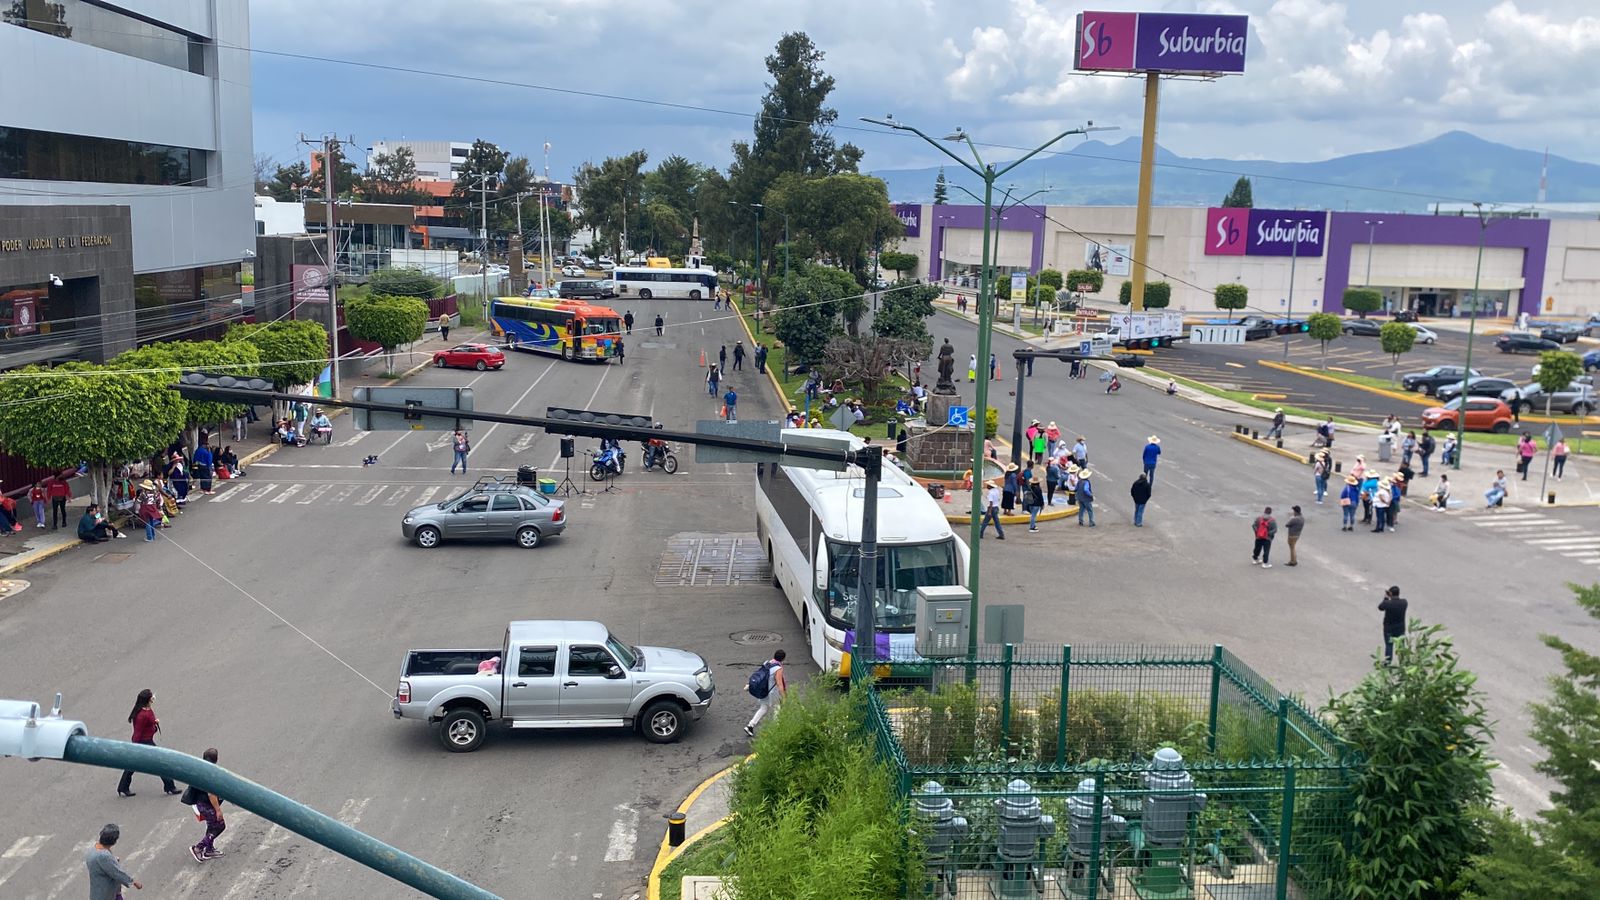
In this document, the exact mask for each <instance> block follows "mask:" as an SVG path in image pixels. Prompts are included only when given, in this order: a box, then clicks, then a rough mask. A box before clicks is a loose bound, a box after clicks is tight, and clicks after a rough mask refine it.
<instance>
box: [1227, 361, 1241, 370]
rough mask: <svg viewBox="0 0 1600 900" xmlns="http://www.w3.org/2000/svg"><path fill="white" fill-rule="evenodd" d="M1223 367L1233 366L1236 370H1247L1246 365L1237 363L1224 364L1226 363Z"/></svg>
mask: <svg viewBox="0 0 1600 900" xmlns="http://www.w3.org/2000/svg"><path fill="white" fill-rule="evenodd" d="M1223 365H1225V366H1232V367H1233V368H1235V369H1243V368H1246V366H1245V365H1244V363H1236V362H1224V363H1223Z"/></svg>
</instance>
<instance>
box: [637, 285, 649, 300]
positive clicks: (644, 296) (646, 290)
mask: <svg viewBox="0 0 1600 900" xmlns="http://www.w3.org/2000/svg"><path fill="white" fill-rule="evenodd" d="M639 299H640V300H649V299H650V289H649V288H644V289H643V290H641V291H639Z"/></svg>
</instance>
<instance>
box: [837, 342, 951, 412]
mask: <svg viewBox="0 0 1600 900" xmlns="http://www.w3.org/2000/svg"><path fill="white" fill-rule="evenodd" d="M932 341H933V338H932V337H929V338H928V339H927V341H926V342H924V341H919V340H902V339H900V338H893V337H883V336H881V335H879V336H873V337H851V336H847V335H836V336H834V337H833V338H830V339H829V341H828V343H827V346H825V347H824V348H823V351H822V358H823V362H824V364H825V365H826V366H827V371H828V372H829V373H830V374H831V373H837V374H838V375H839V377H841V378H843V379H844V380H845V382H846V383H848V384H852V385H859V386H860V388H861V400H862V401H863V402H864V403H866V405H867V406H868V407H871V406H873V405H874V404H876V403H877V402H878V400H879V397H880V396H881V393H882V392H881V387H882V385H883V383H884V382H885V381H886V380H888V379H889V377H890V375H891V373H893V372H894V371H896V370H897V369H899V368H900V367H902V366H907V365H909V364H911V363H913V362H916V361H917V360H922V359H927V358H928V347H929V345H930V344H931V343H932ZM919 354H920V355H919Z"/></svg>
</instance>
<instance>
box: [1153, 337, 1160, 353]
mask: <svg viewBox="0 0 1600 900" xmlns="http://www.w3.org/2000/svg"><path fill="white" fill-rule="evenodd" d="M1160 347H1161V338H1158V337H1154V338H1151V339H1150V349H1151V350H1156V349H1159V348H1160Z"/></svg>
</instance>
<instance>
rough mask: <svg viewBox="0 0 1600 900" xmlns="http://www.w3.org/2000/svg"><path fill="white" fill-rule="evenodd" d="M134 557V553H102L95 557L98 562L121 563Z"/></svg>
mask: <svg viewBox="0 0 1600 900" xmlns="http://www.w3.org/2000/svg"><path fill="white" fill-rule="evenodd" d="M130 559H133V554H132V553H102V554H100V555H99V556H97V557H95V558H94V561H95V562H97V563H112V564H115V563H119V562H127V561H128V560H130Z"/></svg>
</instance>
